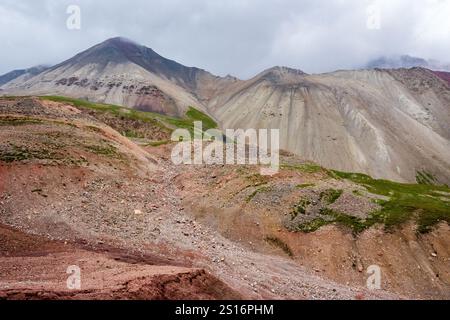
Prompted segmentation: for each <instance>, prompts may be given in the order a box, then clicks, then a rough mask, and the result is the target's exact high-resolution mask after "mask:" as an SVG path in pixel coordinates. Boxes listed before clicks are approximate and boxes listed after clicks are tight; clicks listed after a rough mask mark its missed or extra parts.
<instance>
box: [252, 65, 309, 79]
mask: <svg viewBox="0 0 450 320" xmlns="http://www.w3.org/2000/svg"><path fill="white" fill-rule="evenodd" d="M305 75H306V73H305V72H303V71H302V70H298V69H293V68H289V67H284V66H275V67H272V68H269V69H266V70H264V71H263V72H261V73H260V74H258V75H257V76H256V77H257V78H262V79H265V80H268V81H270V82H273V83H283V82H291V81H292V80H298V79H299V78H300V77H303V76H305Z"/></svg>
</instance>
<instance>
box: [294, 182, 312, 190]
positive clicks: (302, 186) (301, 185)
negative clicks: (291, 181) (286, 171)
mask: <svg viewBox="0 0 450 320" xmlns="http://www.w3.org/2000/svg"><path fill="white" fill-rule="evenodd" d="M314 186H315V184H314V183H302V184H298V185H296V186H295V187H296V188H297V189H306V188H309V187H314Z"/></svg>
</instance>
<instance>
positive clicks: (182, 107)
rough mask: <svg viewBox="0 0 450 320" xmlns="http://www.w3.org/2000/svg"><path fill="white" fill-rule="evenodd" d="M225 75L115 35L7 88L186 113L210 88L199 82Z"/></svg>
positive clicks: (6, 88)
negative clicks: (186, 62)
mask: <svg viewBox="0 0 450 320" xmlns="http://www.w3.org/2000/svg"><path fill="white" fill-rule="evenodd" d="M220 80H221V78H218V77H215V76H213V75H211V74H210V73H208V72H206V71H204V70H201V69H198V68H190V67H185V66H183V65H181V64H179V63H177V62H175V61H172V60H169V59H166V58H163V57H162V56H160V55H158V54H157V53H156V52H155V51H153V50H152V49H150V48H147V47H144V46H141V45H138V44H136V43H134V42H133V41H131V40H128V39H125V38H112V39H109V40H106V41H105V42H102V43H100V44H98V45H96V46H94V47H92V48H90V49H88V50H86V51H83V52H81V53H80V54H77V55H76V56H74V57H73V58H71V59H69V60H66V61H64V62H62V63H60V64H58V65H56V66H53V67H51V68H49V69H47V70H45V71H44V72H42V73H40V74H38V75H37V76H35V77H32V78H26V79H23V78H21V77H16V78H15V79H12V81H9V82H6V83H5V84H4V85H3V87H2V89H3V90H4V91H5V92H8V93H10V94H33V95H46V94H55V95H67V96H70V97H75V98H84V99H88V100H92V101H96V102H105V103H111V104H118V105H127V106H130V107H134V108H137V109H140V110H144V111H155V112H160V113H165V114H169V115H179V116H181V115H184V112H185V111H186V110H187V107H188V106H191V105H196V106H198V107H199V108H201V107H202V103H200V102H199V100H200V99H202V98H203V96H202V95H207V94H208V90H207V89H204V90H203V91H201V92H200V91H198V92H197V91H196V90H197V88H198V87H199V84H200V83H203V82H210V81H212V82H214V81H220ZM5 81H6V80H5ZM223 81H225V82H227V80H226V79H224V80H223Z"/></svg>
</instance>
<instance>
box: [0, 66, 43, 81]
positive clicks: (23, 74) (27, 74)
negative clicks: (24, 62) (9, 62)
mask: <svg viewBox="0 0 450 320" xmlns="http://www.w3.org/2000/svg"><path fill="white" fill-rule="evenodd" d="M48 68H49V67H48V66H44V65H40V66H36V67H32V68H29V69H20V70H13V71H11V72H8V73H6V74H4V75H1V76H0V86H2V85H4V84H6V83H8V82H11V81H13V80H15V79H17V78H19V77H20V78H21V81H24V80H26V79H30V78H32V77H34V76H36V75H38V74H40V73H42V72H44V71H45V70H47V69H48Z"/></svg>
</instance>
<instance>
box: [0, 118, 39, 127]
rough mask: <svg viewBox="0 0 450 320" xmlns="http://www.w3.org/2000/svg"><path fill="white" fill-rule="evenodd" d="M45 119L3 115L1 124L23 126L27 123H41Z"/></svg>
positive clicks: (0, 119) (0, 120)
mask: <svg viewBox="0 0 450 320" xmlns="http://www.w3.org/2000/svg"><path fill="white" fill-rule="evenodd" d="M42 122H43V121H42V120H39V119H33V118H12V117H2V118H0V126H23V125H27V124H41V123H42Z"/></svg>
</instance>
